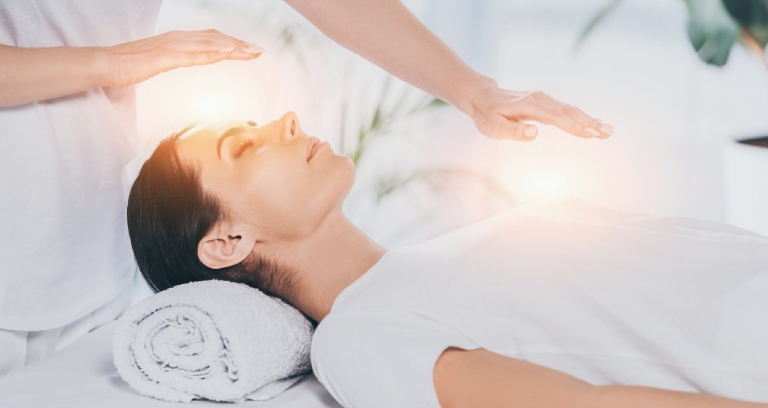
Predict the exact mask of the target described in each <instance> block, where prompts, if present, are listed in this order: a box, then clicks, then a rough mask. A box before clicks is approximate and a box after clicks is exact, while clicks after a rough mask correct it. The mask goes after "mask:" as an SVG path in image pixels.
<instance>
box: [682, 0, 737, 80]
mask: <svg viewBox="0 0 768 408" xmlns="http://www.w3.org/2000/svg"><path fill="white" fill-rule="evenodd" d="M685 4H686V5H687V6H688V38H689V39H690V40H691V45H693V48H694V50H696V53H697V54H698V56H699V58H701V60H702V61H704V62H706V63H707V64H712V65H716V66H719V67H722V66H723V65H725V64H726V63H727V62H728V56H729V55H730V53H731V48H732V47H733V44H734V43H736V40H737V39H738V37H739V26H738V24H737V23H736V21H734V20H733V18H731V16H730V14H728V11H727V10H726V9H725V6H724V5H723V1H722V0H685Z"/></svg>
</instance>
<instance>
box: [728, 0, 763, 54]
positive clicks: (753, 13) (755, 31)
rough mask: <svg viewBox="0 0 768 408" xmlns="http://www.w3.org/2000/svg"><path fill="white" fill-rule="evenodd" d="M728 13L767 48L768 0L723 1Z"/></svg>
mask: <svg viewBox="0 0 768 408" xmlns="http://www.w3.org/2000/svg"><path fill="white" fill-rule="evenodd" d="M722 1H723V4H724V5H725V8H726V10H728V13H729V14H730V15H731V17H733V19H734V20H736V21H737V22H738V23H739V25H741V26H742V27H744V28H745V29H746V30H747V31H749V33H750V34H752V36H754V37H755V39H756V40H757V42H759V43H760V45H761V46H762V47H763V48H765V45H766V44H768V0H722Z"/></svg>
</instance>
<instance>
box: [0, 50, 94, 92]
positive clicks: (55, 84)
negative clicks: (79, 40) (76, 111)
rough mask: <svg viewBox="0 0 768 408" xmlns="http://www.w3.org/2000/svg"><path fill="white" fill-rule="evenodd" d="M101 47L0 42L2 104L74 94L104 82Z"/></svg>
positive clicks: (0, 90)
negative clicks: (21, 44)
mask: <svg viewBox="0 0 768 408" xmlns="http://www.w3.org/2000/svg"><path fill="white" fill-rule="evenodd" d="M105 58H106V57H105V56H104V55H103V51H101V49H100V48H98V47H50V48H22V47H12V46H7V45H0V107H8V106H17V105H23V104H27V103H31V102H37V101H43V100H47V99H52V98H57V97H60V96H65V95H71V94H74V93H78V92H81V91H84V90H86V89H90V88H93V87H97V86H101V85H102V84H103V83H104V81H105V78H104V73H105V72H106V69H105V65H106V64H107V62H106V60H105Z"/></svg>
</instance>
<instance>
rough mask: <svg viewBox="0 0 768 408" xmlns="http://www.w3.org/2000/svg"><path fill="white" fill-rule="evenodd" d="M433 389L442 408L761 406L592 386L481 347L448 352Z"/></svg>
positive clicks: (683, 394) (643, 389)
mask: <svg viewBox="0 0 768 408" xmlns="http://www.w3.org/2000/svg"><path fill="white" fill-rule="evenodd" d="M433 375H434V385H435V392H436V393H437V397H438V401H439V402H440V405H441V406H442V407H443V408H474V407H483V408H528V407H530V408H534V407H535V408H564V407H568V408H617V407H621V408H648V407H653V408H766V407H768V404H764V403H756V402H745V401H738V400H734V399H730V398H723V397H716V396H713V395H704V394H692V393H687V392H680V391H669V390H664V389H660V388H650V387H636V386H624V385H591V384H589V383H587V382H584V381H581V380H579V379H577V378H575V377H572V376H570V375H568V374H565V373H562V372H559V371H556V370H552V369H549V368H546V367H542V366H539V365H536V364H532V363H529V362H527V361H524V360H518V359H514V358H511V357H507V356H504V355H501V354H496V353H493V352H490V351H488V350H485V349H476V350H462V349H457V348H449V349H447V350H446V351H444V352H443V354H442V355H441V356H440V358H439V359H438V360H437V363H436V364H435V369H434V373H433Z"/></svg>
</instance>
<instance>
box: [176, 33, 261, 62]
mask: <svg viewBox="0 0 768 408" xmlns="http://www.w3.org/2000/svg"><path fill="white" fill-rule="evenodd" d="M164 35H165V36H166V37H165V39H166V40H167V43H166V44H165V47H163V48H164V49H163V51H182V52H190V53H230V55H229V58H228V59H236V60H249V59H254V58H257V57H259V56H261V55H262V54H263V53H264V52H265V51H266V50H265V49H264V48H263V47H261V46H259V45H256V44H251V43H248V42H245V41H242V40H239V39H237V38H234V37H231V36H228V35H226V34H224V33H222V32H219V31H218V30H204V31H172V32H170V33H166V34H164ZM213 57H216V58H215V59H216V60H219V59H218V56H213V55H212V56H211V58H213ZM191 58H193V59H195V60H201V61H203V60H205V59H203V58H202V57H191Z"/></svg>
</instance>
